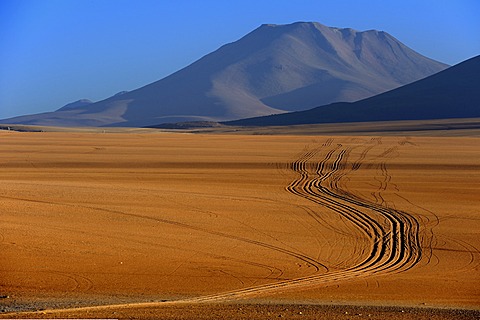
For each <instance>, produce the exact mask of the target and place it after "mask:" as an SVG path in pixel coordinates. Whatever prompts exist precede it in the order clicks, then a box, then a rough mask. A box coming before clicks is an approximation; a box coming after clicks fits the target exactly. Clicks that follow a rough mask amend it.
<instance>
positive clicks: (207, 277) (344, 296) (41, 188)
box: [0, 131, 480, 319]
mask: <svg viewBox="0 0 480 320" xmlns="http://www.w3.org/2000/svg"><path fill="white" fill-rule="evenodd" d="M0 180H1V183H0V203H1V215H0V247H1V255H0V296H1V298H0V308H1V311H2V313H0V318H69V317H76V318H98V317H102V318H152V319H154V318H165V319H196V318H198V319H208V318H215V319H221V318H225V319H227V318H231V319H248V318H258V319H273V318H279V317H286V318H299V319H323V318H325V319H330V318H333V319H337V318H338V319H350V318H355V319H357V318H358V319H360V318H362V317H363V318H368V319H385V318H398V319H476V318H478V317H479V316H480V311H479V310H480V289H479V288H480V251H479V249H480V140H479V138H476V137H443V136H431V137H429V136H380V135H368V136H366V135H365V136H348V135H347V136H346V135H343V136H334V135H330V136H304V135H303V136H298V135H275V136H270V135H242V134H236V135H232V134H188V133H185V134H181V133H165V132H145V133H141V132H139V133H136V132H130V133H101V132H97V133H93V132H13V131H0Z"/></svg>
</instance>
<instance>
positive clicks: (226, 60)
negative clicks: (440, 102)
mask: <svg viewBox="0 0 480 320" xmlns="http://www.w3.org/2000/svg"><path fill="white" fill-rule="evenodd" d="M446 67H447V66H446V65H445V64H442V63H439V62H436V61H433V60H431V59H428V58H426V57H424V56H422V55H420V54H418V53H416V52H415V51H413V50H411V49H409V48H408V47H406V46H405V45H403V44H402V43H400V42H399V41H398V40H396V39H395V38H394V37H392V36H391V35H389V34H387V33H385V32H379V31H375V30H370V31H365V32H358V31H355V30H352V29H339V28H329V27H326V26H323V25H321V24H319V23H309V22H308V23H307V22H299V23H294V24H289V25H262V26H261V27H259V28H257V29H256V30H254V31H252V32H251V33H249V34H247V35H246V36H244V37H243V38H241V39H240V40H238V41H236V42H233V43H230V44H227V45H225V46H223V47H221V48H219V49H218V50H216V51H214V52H212V53H210V54H208V55H206V56H204V57H203V58H201V59H199V60H198V61H196V62H194V63H193V64H191V65H189V66H187V67H186V68H184V69H182V70H180V71H178V72H176V73H174V74H172V75H170V76H168V77H166V78H163V79H161V80H159V81H157V82H154V83H152V84H149V85H147V86H145V87H142V88H139V89H137V90H133V91H130V92H126V93H123V94H121V95H115V96H113V97H110V98H108V99H105V100H103V101H99V102H96V103H93V104H89V105H81V106H78V107H76V108H73V107H72V108H68V110H64V109H63V108H62V109H60V110H57V111H55V112H52V113H44V114H40V115H31V116H25V117H17V118H13V119H8V120H4V121H3V122H10V123H24V124H41V125H93V126H108V125H110V126H146V125H152V124H158V123H165V122H178V121H192V120H203V121H211V120H214V121H219V120H231V119H239V118H246V117H254V116H262V115H269V114H276V113H282V112H286V111H297V110H306V109H309V108H312V107H314V106H318V105H322V104H327V103H331V102H336V101H356V100H359V99H362V98H365V97H369V96H372V95H375V94H378V93H381V92H384V91H387V90H390V89H393V88H395V87H398V86H401V85H404V84H406V83H410V82H412V81H415V80H418V79H421V78H423V77H426V76H429V75H431V74H434V73H436V72H438V71H441V70H443V69H445V68H446Z"/></svg>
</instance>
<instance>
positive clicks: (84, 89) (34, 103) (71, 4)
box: [0, 0, 480, 119]
mask: <svg viewBox="0 0 480 320" xmlns="http://www.w3.org/2000/svg"><path fill="white" fill-rule="evenodd" d="M478 17H480V1H478V0H403V1H400V0H398V1H389V0H382V1H379V0H378V1H377V0H370V1H362V0H344V1H323V0H316V1H314V0H290V1H287V0H271V1H267V0H253V1H251V0H239V1H236V0H232V1H230V0H229V1H225V0H151V1H150V0H95V1H93V0H1V1H0V119H2V118H7V117H12V116H16V115H22V114H29V113H38V112H47V111H53V110H55V109H57V108H60V107H62V106H63V105H65V104H67V103H70V102H73V101H76V100H79V99H82V98H87V99H91V100H93V101H98V100H102V99H105V98H107V97H109V96H111V95H113V94H115V93H117V92H120V91H123V90H133V89H136V88H139V87H141V86H144V85H146V84H148V83H151V82H153V81H156V80H159V79H161V78H163V77H165V76H167V75H169V74H171V73H172V72H175V71H177V70H179V69H181V68H183V67H185V66H187V65H188V64H190V63H192V62H194V61H195V60H197V59H199V58H201V57H202V56H203V55H205V54H207V53H209V52H211V51H214V50H216V49H218V48H219V47H220V46H221V45H223V44H225V43H228V42H233V41H235V40H238V39H239V38H240V37H242V36H243V35H245V34H247V33H248V32H250V31H252V30H253V29H255V28H257V27H258V26H259V25H261V24H263V23H275V24H285V23H292V22H296V21H317V22H320V23H322V24H325V25H327V26H332V27H349V28H353V29H357V30H370V29H377V30H383V31H386V32H388V33H390V34H391V35H393V36H394V37H396V38H397V39H399V40H400V41H401V42H403V43H404V44H406V45H407V46H409V47H410V48H412V49H414V50H416V51H417V52H419V53H421V54H423V55H425V56H428V57H430V58H433V59H436V60H439V61H442V62H445V63H448V64H456V63H458V62H461V61H463V60H465V59H468V58H470V57H473V56H475V55H478V54H480V19H479V18H478Z"/></svg>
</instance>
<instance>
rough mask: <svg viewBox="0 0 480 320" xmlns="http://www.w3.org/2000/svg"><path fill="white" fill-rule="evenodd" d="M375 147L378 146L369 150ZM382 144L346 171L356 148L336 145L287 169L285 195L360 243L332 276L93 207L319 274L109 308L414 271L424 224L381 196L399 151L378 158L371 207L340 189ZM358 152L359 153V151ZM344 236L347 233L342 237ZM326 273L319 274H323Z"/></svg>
mask: <svg viewBox="0 0 480 320" xmlns="http://www.w3.org/2000/svg"><path fill="white" fill-rule="evenodd" d="M372 143H375V145H373V146H372V145H371V144H372ZM380 144H381V141H380V140H379V139H375V140H372V141H371V142H370V144H367V145H366V146H363V147H365V149H364V150H363V152H361V154H360V158H359V159H358V160H357V161H356V162H354V163H353V165H351V166H350V167H348V166H347V164H348V163H349V162H348V159H349V157H350V154H351V153H352V150H353V149H354V147H346V146H342V145H341V144H337V145H333V140H329V141H327V142H326V143H324V145H323V147H322V146H320V147H318V148H314V149H310V148H308V147H306V148H305V149H304V151H303V152H302V153H301V154H300V155H298V158H297V159H296V160H294V161H293V162H292V163H290V165H289V169H290V170H292V171H293V172H295V173H296V174H297V178H296V179H295V180H293V181H292V182H291V183H290V184H289V185H288V186H287V187H286V188H285V189H286V191H287V192H289V193H291V194H293V195H295V196H298V197H301V198H303V199H305V200H307V201H309V202H311V203H314V204H317V205H319V206H321V207H322V208H324V209H328V210H331V211H332V212H333V213H335V214H336V215H338V217H339V218H341V219H342V220H344V221H345V222H346V223H348V225H349V226H350V228H349V231H350V230H351V231H352V234H351V236H353V237H356V238H359V239H361V241H357V242H358V243H360V244H359V245H358V247H355V248H354V250H355V251H354V252H355V254H356V255H357V257H354V259H355V262H356V263H355V264H354V265H352V266H350V267H347V268H344V269H341V270H336V271H332V270H329V269H328V267H327V266H325V265H324V264H322V263H320V262H319V261H317V260H315V259H313V258H311V257H308V256H306V255H303V254H299V253H298V252H292V251H289V250H286V249H283V248H280V247H276V246H273V245H270V244H268V243H263V242H259V241H255V240H251V239H247V238H242V237H238V236H234V235H229V234H225V233H222V232H219V231H213V230H208V229H205V228H201V227H197V226H192V225H188V224H185V223H182V222H176V221H172V220H166V219H161V218H154V217H148V216H141V215H138V214H133V213H126V212H120V211H114V210H106V209H100V208H94V207H89V208H90V209H94V210H102V211H109V212H112V213H115V214H122V215H127V216H132V217H137V218H141V219H149V220H155V221H157V222H161V223H165V224H170V225H173V226H177V227H180V228H186V229H190V230H196V231H199V232H204V233H207V234H210V235H213V236H219V237H222V238H229V239H234V240H238V241H242V242H245V243H249V244H253V245H258V246H262V247H265V248H267V249H270V250H275V251H278V252H281V253H284V254H287V255H290V256H292V257H295V258H297V259H300V260H302V261H304V262H307V263H309V264H311V265H314V266H316V269H317V271H316V273H314V274H313V275H310V276H306V277H300V278H296V279H288V280H280V281H276V282H273V283H270V284H264V285H259V286H252V287H249V288H244V289H238V290H234V291H229V292H223V293H219V294H212V295H207V296H201V297H194V298H189V299H183V300H176V301H171V302H152V303H136V304H128V305H125V304H124V305H115V306H108V307H107V308H119V307H132V306H155V305H159V304H165V303H212V302H225V301H233V300H240V299H246V298H251V297H254V296H258V295H265V294H272V293H279V292H283V291H286V290H292V289H305V288H309V287H315V286H320V285H325V284H331V283H335V282H338V281H344V280H350V279H355V278H364V277H369V276H374V275H379V274H388V273H397V272H403V271H406V270H409V269H410V268H412V267H414V266H415V265H416V264H417V263H418V262H419V261H420V260H421V258H422V249H421V244H420V238H419V229H420V223H419V222H418V221H417V220H416V219H415V217H414V216H413V215H411V214H409V213H407V212H404V211H401V210H396V209H395V208H391V207H389V206H387V205H386V203H385V201H384V200H383V197H381V193H382V192H383V191H385V190H386V188H387V187H388V184H389V183H391V182H390V181H391V177H390V176H389V174H388V171H387V166H386V158H388V157H390V156H392V154H393V153H394V152H396V151H397V147H394V148H390V149H387V150H385V152H383V153H382V154H380V155H378V156H376V158H375V160H378V161H380V163H379V164H378V167H377V168H379V169H380V170H379V172H380V174H381V175H382V176H383V179H381V180H380V182H381V183H380V186H379V188H378V190H377V191H376V194H377V195H378V201H377V202H372V201H369V200H366V199H362V198H361V197H359V196H357V195H355V194H354V193H352V192H350V191H348V190H346V188H344V187H342V184H341V179H342V178H345V176H346V175H348V174H349V173H351V172H353V171H356V170H359V169H360V168H361V167H362V164H363V161H364V160H365V158H366V157H367V155H368V153H369V152H370V150H372V149H373V148H374V147H375V146H377V145H380ZM356 148H357V147H356ZM324 149H326V153H325V154H324V155H323V158H322V159H321V160H319V161H318V160H317V161H315V159H317V158H319V157H320V156H321V151H323V150H324ZM305 212H306V213H307V214H308V215H309V216H310V217H311V218H313V219H314V220H315V221H317V222H318V223H319V224H320V225H323V226H325V223H324V220H323V218H322V216H321V214H320V213H319V212H317V211H315V210H307V211H305ZM343 232H344V231H343ZM322 268H323V269H324V270H321V269H322ZM96 308H105V307H88V308H82V309H87V310H91V309H96Z"/></svg>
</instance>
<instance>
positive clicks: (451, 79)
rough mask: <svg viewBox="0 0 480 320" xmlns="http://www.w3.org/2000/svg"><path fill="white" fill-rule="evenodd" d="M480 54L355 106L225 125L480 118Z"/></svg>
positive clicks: (335, 106)
mask: <svg viewBox="0 0 480 320" xmlns="http://www.w3.org/2000/svg"><path fill="white" fill-rule="evenodd" d="M479 74H480V55H479V56H476V57H473V58H470V59H468V60H465V61H463V62H461V63H459V64H457V65H455V66H452V67H450V68H448V69H446V70H443V71H441V72H439V73H436V74H434V75H431V76H429V77H427V78H424V79H421V80H418V81H415V82H413V83H410V84H407V85H405V86H402V87H400V88H396V89H393V90H390V91H387V92H384V93H382V94H379V95H376V96H373V97H369V98H366V99H363V100H360V101H357V102H353V103H345V102H338V103H332V104H329V105H324V106H320V107H316V108H313V109H310V110H305V111H298V112H292V113H288V114H284V115H272V116H266V117H258V118H250V119H241V120H235V121H227V122H222V124H225V125H231V126H286V125H300V124H319V123H347V122H368V121H396V120H427V119H453V118H475V117H480V77H479V76H478V75H479Z"/></svg>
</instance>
